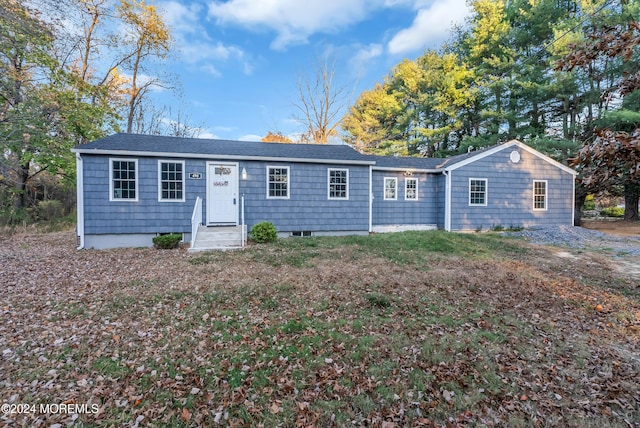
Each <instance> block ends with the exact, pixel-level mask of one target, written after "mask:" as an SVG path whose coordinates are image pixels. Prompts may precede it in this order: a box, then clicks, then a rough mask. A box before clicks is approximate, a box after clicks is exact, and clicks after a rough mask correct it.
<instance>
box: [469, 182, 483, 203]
mask: <svg viewBox="0 0 640 428" xmlns="http://www.w3.org/2000/svg"><path fill="white" fill-rule="evenodd" d="M469 205H484V206H486V205H487V179H486V178H470V179H469Z"/></svg>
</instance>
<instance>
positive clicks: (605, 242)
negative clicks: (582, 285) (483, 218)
mask: <svg viewBox="0 0 640 428" xmlns="http://www.w3.org/2000/svg"><path fill="white" fill-rule="evenodd" d="M508 235H509V236H521V237H523V238H525V239H526V240H527V241H529V242H531V243H533V244H541V245H554V246H558V247H569V248H576V249H593V250H603V251H611V252H613V253H614V254H615V255H640V237H628V236H616V235H613V234H609V233H603V232H599V231H597V230H591V229H586V228H584V227H576V226H552V227H541V228H532V229H525V230H522V231H520V232H509V233H508Z"/></svg>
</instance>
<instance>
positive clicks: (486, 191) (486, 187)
mask: <svg viewBox="0 0 640 428" xmlns="http://www.w3.org/2000/svg"><path fill="white" fill-rule="evenodd" d="M472 181H484V203H483V204H472V203H471V182H472ZM488 201H489V180H488V179H487V178H474V177H471V178H469V206H470V207H486V206H487V202H488Z"/></svg>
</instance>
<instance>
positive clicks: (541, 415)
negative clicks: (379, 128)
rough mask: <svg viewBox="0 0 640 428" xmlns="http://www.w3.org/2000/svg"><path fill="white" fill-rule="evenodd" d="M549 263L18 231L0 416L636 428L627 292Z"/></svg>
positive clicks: (412, 238) (592, 269) (376, 245)
mask: <svg viewBox="0 0 640 428" xmlns="http://www.w3.org/2000/svg"><path fill="white" fill-rule="evenodd" d="M558 251H559V250H558V249H550V248H546V247H533V246H526V245H525V244H523V243H520V242H514V241H513V240H510V239H506V238H501V237H499V236H494V235H486V234H483V235H478V236H476V235H470V236H459V235H455V234H446V233H442V232H430V233H414V234H401V235H393V236H392V235H389V236H374V237H369V238H357V239H356V238H353V239H352V238H326V239H317V240H316V239H311V240H306V239H305V240H290V241H285V242H279V243H277V244H274V245H266V246H252V247H250V248H249V249H248V250H246V251H241V252H235V253H205V254H189V253H187V252H186V251H184V250H171V251H159V250H153V249H121V250H107V251H94V250H83V251H76V250H75V249H74V242H73V233H70V232H60V233H50V234H34V233H23V234H14V235H12V236H10V237H6V238H3V240H2V241H1V242H0V278H2V287H3V288H2V289H3V292H4V298H3V301H2V304H0V310H1V311H2V317H3V323H2V325H1V326H0V350H1V351H2V352H3V355H2V360H0V369H1V370H0V371H1V373H2V378H1V379H0V399H1V401H2V402H4V403H14V404H16V403H26V404H40V403H64V402H68V403H78V404H87V403H95V404H98V405H99V409H100V410H99V412H98V413H97V414H80V415H78V416H77V418H78V419H77V420H76V422H80V421H81V422H82V424H84V425H85V426H92V425H113V426H119V425H141V426H142V425H147V424H149V425H153V426H158V425H166V426H175V425H179V426H198V425H216V424H219V425H225V426H234V425H243V426H260V425H263V426H275V425H282V426H314V425H315V426H331V425H333V426H344V425H352V424H355V425H368V426H387V427H391V426H444V425H446V424H448V425H449V426H476V425H485V426H506V425H510V426H589V425H591V426H634V425H633V424H634V423H636V422H637V421H638V420H640V412H639V410H638V409H639V408H640V392H639V391H640V360H639V358H638V349H639V345H640V297H639V296H640V289H639V288H638V283H637V281H635V280H633V279H631V278H629V277H628V276H627V275H625V274H624V273H623V272H621V271H620V270H619V269H617V268H616V266H617V261H616V260H613V259H611V258H610V257H609V256H608V255H607V254H603V253H602V252H594V253H591V252H589V251H584V250H581V252H580V253H577V252H571V251H570V250H568V251H567V253H568V254H569V256H570V258H566V257H565V258H561V257H557V256H556V253H558ZM597 305H600V306H601V307H597ZM0 418H1V419H0V421H3V422H4V423H9V422H10V421H14V422H13V423H14V424H16V425H18V426H20V425H25V426H32V425H34V426H46V425H50V424H52V423H61V424H66V423H71V422H72V421H74V419H73V418H74V416H73V415H71V414H51V413H48V414H34V413H27V414H12V415H0Z"/></svg>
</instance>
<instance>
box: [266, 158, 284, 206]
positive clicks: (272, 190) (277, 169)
mask: <svg viewBox="0 0 640 428" xmlns="http://www.w3.org/2000/svg"><path fill="white" fill-rule="evenodd" d="M267 198H270V199H289V167H288V166H268V167H267Z"/></svg>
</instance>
